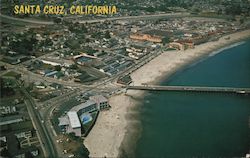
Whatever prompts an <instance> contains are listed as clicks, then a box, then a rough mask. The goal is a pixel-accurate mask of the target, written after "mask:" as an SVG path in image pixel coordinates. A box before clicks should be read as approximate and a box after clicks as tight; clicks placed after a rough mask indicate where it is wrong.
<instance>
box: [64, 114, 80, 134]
mask: <svg viewBox="0 0 250 158" xmlns="http://www.w3.org/2000/svg"><path fill="white" fill-rule="evenodd" d="M59 126H60V128H61V130H62V131H65V132H66V133H74V134H75V136H81V123H80V121H79V118H78V115H77V113H76V112H75V111H69V112H67V115H66V116H64V117H61V118H59Z"/></svg>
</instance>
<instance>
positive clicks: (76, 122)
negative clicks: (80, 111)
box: [67, 111, 81, 128]
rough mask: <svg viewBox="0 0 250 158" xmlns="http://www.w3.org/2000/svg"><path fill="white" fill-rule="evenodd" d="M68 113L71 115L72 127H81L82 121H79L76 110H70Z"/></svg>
mask: <svg viewBox="0 0 250 158" xmlns="http://www.w3.org/2000/svg"><path fill="white" fill-rule="evenodd" d="M67 115H68V117H69V122H70V125H71V127H72V128H79V127H81V123H80V121H79V118H78V116H77V113H76V111H69V112H68V113H67Z"/></svg>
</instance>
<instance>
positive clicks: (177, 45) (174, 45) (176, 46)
mask: <svg viewBox="0 0 250 158" xmlns="http://www.w3.org/2000/svg"><path fill="white" fill-rule="evenodd" d="M168 47H169V48H174V49H177V50H184V49H185V47H184V45H183V44H181V43H178V42H171V43H169V45H168Z"/></svg>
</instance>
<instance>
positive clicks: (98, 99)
mask: <svg viewBox="0 0 250 158" xmlns="http://www.w3.org/2000/svg"><path fill="white" fill-rule="evenodd" d="M89 99H90V100H93V101H95V102H97V103H102V102H108V99H107V98H105V97H104V96H102V95H95V96H91V97H89Z"/></svg>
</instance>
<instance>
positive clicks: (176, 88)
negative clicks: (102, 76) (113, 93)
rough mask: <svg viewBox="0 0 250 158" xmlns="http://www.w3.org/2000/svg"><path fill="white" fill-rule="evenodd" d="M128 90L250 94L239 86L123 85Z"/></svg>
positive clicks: (249, 90) (247, 89)
mask: <svg viewBox="0 0 250 158" xmlns="http://www.w3.org/2000/svg"><path fill="white" fill-rule="evenodd" d="M123 88H126V89H127V90H129V89H131V90H149V91H181V92H216V93H237V94H250V88H238V87H201V86H156V85H141V86H123Z"/></svg>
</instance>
